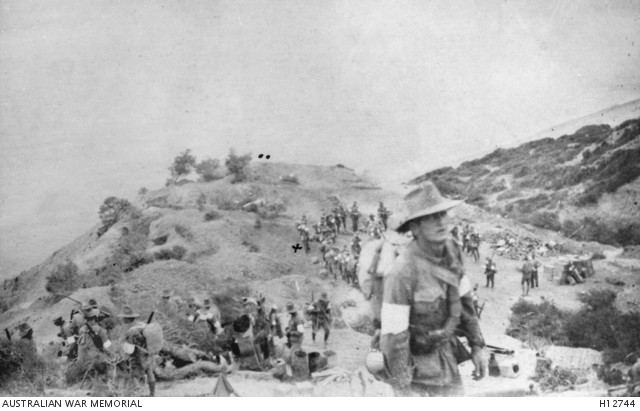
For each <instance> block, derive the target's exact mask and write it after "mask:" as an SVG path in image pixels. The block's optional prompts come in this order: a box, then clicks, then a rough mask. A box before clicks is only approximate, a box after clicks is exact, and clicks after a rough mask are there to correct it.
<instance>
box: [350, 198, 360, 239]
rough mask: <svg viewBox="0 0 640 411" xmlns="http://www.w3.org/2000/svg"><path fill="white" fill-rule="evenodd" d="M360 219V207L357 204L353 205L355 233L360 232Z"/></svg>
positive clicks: (352, 224)
mask: <svg viewBox="0 0 640 411" xmlns="http://www.w3.org/2000/svg"><path fill="white" fill-rule="evenodd" d="M359 218H360V212H359V211H358V206H357V205H356V203H353V206H351V228H352V229H353V232H354V233H357V232H358V219H359Z"/></svg>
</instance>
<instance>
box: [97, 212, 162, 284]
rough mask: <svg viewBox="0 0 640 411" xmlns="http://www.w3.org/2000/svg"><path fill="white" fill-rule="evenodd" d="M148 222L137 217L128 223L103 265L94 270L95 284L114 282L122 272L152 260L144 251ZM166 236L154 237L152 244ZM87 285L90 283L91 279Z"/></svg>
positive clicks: (147, 234) (159, 241)
mask: <svg viewBox="0 0 640 411" xmlns="http://www.w3.org/2000/svg"><path fill="white" fill-rule="evenodd" d="M150 223H151V221H150V220H149V219H148V218H137V219H135V220H133V221H132V222H131V224H129V226H128V227H127V230H126V231H125V232H124V233H123V235H122V237H121V238H120V240H119V241H118V244H117V246H116V249H115V250H114V251H113V253H112V254H111V256H110V257H109V258H107V260H106V261H105V265H104V266H103V267H101V268H99V269H98V270H96V277H95V278H96V279H95V280H93V281H94V282H95V281H97V283H96V284H95V285H111V284H114V283H116V282H118V281H120V280H121V279H122V277H123V275H124V273H128V272H131V271H133V270H135V269H136V268H138V267H140V266H143V265H145V264H149V263H151V262H153V260H154V259H153V255H151V254H150V253H148V252H147V251H146V250H147V243H148V241H149V224H150ZM167 238H168V237H166V236H162V237H159V238H156V239H154V240H153V242H154V244H155V243H162V241H163V240H164V242H166V241H167ZM163 244H164V243H163ZM156 245H158V244H156ZM89 285H92V282H91V281H89Z"/></svg>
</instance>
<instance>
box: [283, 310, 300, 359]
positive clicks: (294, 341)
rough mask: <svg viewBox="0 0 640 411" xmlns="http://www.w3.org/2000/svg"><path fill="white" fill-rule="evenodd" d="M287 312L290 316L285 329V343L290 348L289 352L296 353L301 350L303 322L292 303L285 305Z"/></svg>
mask: <svg viewBox="0 0 640 411" xmlns="http://www.w3.org/2000/svg"><path fill="white" fill-rule="evenodd" d="M287 311H288V312H289V314H290V315H291V317H290V318H289V323H288V325H287V328H286V334H287V343H288V345H289V346H290V347H291V352H296V351H299V350H301V349H302V341H303V340H304V320H303V319H302V318H300V317H299V316H298V312H297V311H296V310H295V308H294V305H293V304H292V303H287Z"/></svg>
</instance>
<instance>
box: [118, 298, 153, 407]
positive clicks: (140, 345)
mask: <svg viewBox="0 0 640 411" xmlns="http://www.w3.org/2000/svg"><path fill="white" fill-rule="evenodd" d="M118 317H120V318H122V321H123V323H124V324H125V326H126V327H129V329H128V330H127V332H126V334H125V338H124V341H123V349H124V352H125V354H126V355H127V356H128V357H129V367H130V375H129V378H130V379H131V380H133V379H134V378H136V379H137V378H140V377H141V376H146V379H147V383H148V384H149V396H150V397H153V396H155V393H156V376H155V374H154V373H153V368H154V365H155V358H154V355H153V354H151V353H150V352H149V351H147V349H146V339H145V337H144V335H143V334H142V332H143V330H144V327H145V324H144V323H143V322H141V321H136V320H137V319H138V317H140V314H137V313H135V312H134V311H133V310H132V309H131V307H129V306H126V305H125V306H124V308H123V309H122V313H121V314H120V315H118Z"/></svg>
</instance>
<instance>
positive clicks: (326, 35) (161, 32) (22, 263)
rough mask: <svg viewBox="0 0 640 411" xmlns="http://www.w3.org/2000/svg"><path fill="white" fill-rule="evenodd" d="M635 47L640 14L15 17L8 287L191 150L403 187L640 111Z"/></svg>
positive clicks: (6, 115) (1, 149)
mask: <svg viewBox="0 0 640 411" xmlns="http://www.w3.org/2000/svg"><path fill="white" fill-rule="evenodd" d="M639 42H640V2H638V1H634V0H616V1H607V0H582V1H569V0H558V1H530V0H523V1H511V0H501V1H497V0H495V1H492V0H478V1H472V0H469V1H451V0H446V1H429V2H425V1H421V0H415V1H409V0H405V1H403V0H401V1H394V2H387V1H377V0H367V1H364V0H363V1H361V0H305V1H302V2H301V1H293V0H288V1H283V0H252V1H245V0H229V1H218V0H192V1H189V2H185V1H182V0H166V1H163V0H152V1H151V0H137V1H135V2H131V1H128V0H127V1H117V0H91V1H89V0H56V1H50V0H11V1H6V0H0V278H1V277H2V276H7V275H15V274H17V273H19V271H20V270H23V269H26V268H28V267H30V266H31V265H33V264H36V263H38V262H39V261H41V260H42V259H43V258H45V257H46V256H47V255H49V254H50V253H51V252H53V251H55V250H56V249H57V248H59V247H60V246H62V245H64V244H66V243H67V242H69V241H70V240H72V239H74V238H75V237H77V236H78V235H80V234H82V233H83V232H85V231H86V230H87V229H89V228H90V227H91V226H93V225H94V224H96V223H97V222H98V217H97V210H98V207H99V205H100V204H101V203H102V201H103V200H104V199H105V198H106V197H108V196H110V195H116V196H119V197H126V198H134V197H135V194H136V192H137V191H138V189H139V188H140V187H143V186H144V187H148V188H151V189H153V188H158V187H161V186H162V185H163V184H164V181H165V180H166V178H167V177H168V176H169V173H168V171H167V167H168V166H169V165H170V163H171V161H172V159H173V158H174V157H175V156H176V155H177V154H178V153H179V152H181V151H183V150H185V149H186V148H190V149H191V150H192V151H193V152H194V154H195V155H196V156H197V157H198V158H199V159H202V158H205V157H212V158H220V159H222V158H224V157H225V156H226V155H227V153H228V151H229V149H230V148H232V147H233V148H235V149H236V150H237V151H238V152H240V153H245V152H251V153H253V155H254V157H257V155H258V154H260V153H264V154H269V155H270V156H271V159H270V160H267V161H283V162H293V163H303V164H309V163H311V164H323V165H332V164H337V163H342V164H345V165H347V166H349V167H352V168H355V169H356V170H358V171H360V172H365V171H366V172H367V173H368V174H369V175H371V176H373V177H375V178H378V179H379V180H381V181H385V182H394V183H398V182H400V181H406V180H407V179H408V178H410V177H414V176H416V175H418V174H421V173H424V172H426V171H428V170H430V169H433V168H437V167H441V166H445V165H456V164H457V163H459V162H460V160H461V159H463V158H464V159H469V158H473V157H476V156H481V155H484V154H486V153H488V152H490V151H492V150H494V149H495V148H496V147H499V146H507V145H509V144H512V143H513V142H514V141H522V139H526V138H527V136H532V135H534V134H535V133H536V132H539V131H541V130H544V129H547V128H549V127H551V126H553V125H554V124H559V123H562V122H565V121H568V120H571V119H575V118H578V117H581V116H584V115H587V114H590V113H593V112H596V111H599V110H602V109H605V108H607V107H610V106H613V105H616V104H621V103H625V102H627V101H631V100H634V99H638V98H640V53H639V48H638V47H639ZM256 161H257V158H256ZM261 161H265V160H261ZM16 270H17V271H16Z"/></svg>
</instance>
